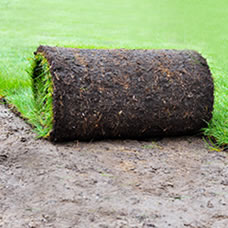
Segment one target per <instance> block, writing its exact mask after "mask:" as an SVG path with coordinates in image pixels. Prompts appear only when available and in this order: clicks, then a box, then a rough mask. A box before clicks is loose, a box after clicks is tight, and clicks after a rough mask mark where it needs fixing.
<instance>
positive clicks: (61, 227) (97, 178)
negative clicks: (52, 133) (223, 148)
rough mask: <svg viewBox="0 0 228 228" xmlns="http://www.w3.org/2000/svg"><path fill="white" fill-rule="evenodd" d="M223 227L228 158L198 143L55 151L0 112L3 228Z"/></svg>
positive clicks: (76, 145)
mask: <svg viewBox="0 0 228 228" xmlns="http://www.w3.org/2000/svg"><path fill="white" fill-rule="evenodd" d="M227 224H228V156H227V154H226V153H223V152H217V151H209V150H208V148H207V145H206V144H205V143H204V141H203V140H202V139H201V138H199V137H195V136H192V137H178V138H163V139H151V140H148V141H136V140H123V141H121V140H115V141H111V140H106V141H99V142H90V143H85V142H77V141H76V142H71V143H64V144H52V143H50V142H48V141H45V140H37V139H36V138H35V134H34V133H32V129H31V128H30V127H29V126H28V125H26V123H25V122H24V121H23V120H21V119H20V118H18V117H16V116H15V115H14V114H13V113H11V112H10V111H9V110H8V109H7V108H6V107H5V106H4V105H0V227H2V228H46V227H51V228H74V227H82V228H93V227H97V228H138V227H143V228H151V227H158V228H160V227H161V228H166V227H174V228H175V227H178V228H179V227H189V228H210V227H212V228H227V227H228V225H227Z"/></svg>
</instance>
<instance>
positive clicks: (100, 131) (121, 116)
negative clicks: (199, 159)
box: [33, 46, 214, 142]
mask: <svg viewBox="0 0 228 228" xmlns="http://www.w3.org/2000/svg"><path fill="white" fill-rule="evenodd" d="M37 53H38V54H41V55H42V56H44V57H45V59H46V61H47V62H48V63H49V65H50V74H51V76H50V77H51V78H52V81H53V95H52V98H53V101H52V102H51V103H52V106H53V126H52V128H51V129H52V130H51V132H50V140H51V141H55V142H57V141H58V142H59V141H66V140H68V139H70V140H72V139H73V140H74V139H80V140H87V141H90V140H91V139H94V138H96V139H104V138H108V139H110V138H115V139H117V138H119V139H123V138H125V139H126V138H128V139H129V138H130V139H139V137H140V138H145V137H147V138H148V137H153V136H157V135H161V136H167V135H172V136H173V135H184V134H185V135H186V134H189V133H192V132H197V131H199V129H201V128H203V127H206V123H205V121H207V122H208V121H209V120H210V119H211V117H212V110H213V100H214V96H213V91H214V86H213V80H212V77H211V72H210V70H209V66H208V65H207V62H206V59H204V58H203V57H202V56H201V55H200V54H199V53H197V52H195V51H191V50H139V49H137V50H127V49H77V48H61V47H50V46H40V47H39V48H38V49H37ZM38 56H39V55H38ZM38 56H37V57H38ZM44 57H42V58H44ZM38 59H39V58H38ZM46 61H42V60H41V59H39V61H36V64H34V65H36V67H35V68H34V71H33V80H34V81H33V82H34V93H35V97H36V93H38V94H39V92H38V90H37V84H38V85H39V84H40V80H41V77H44V75H45V73H44V72H43V73H42V71H41V70H40V69H42V67H43V66H42V63H41V62H46ZM38 78H39V79H38ZM44 81H45V80H44ZM43 97H45V95H44V96H43ZM46 97H48V96H46ZM38 100H39V99H38ZM42 101H43V99H42ZM43 102H44V101H43ZM44 103H46V102H44ZM47 103H49V102H47ZM41 115H42V114H41Z"/></svg>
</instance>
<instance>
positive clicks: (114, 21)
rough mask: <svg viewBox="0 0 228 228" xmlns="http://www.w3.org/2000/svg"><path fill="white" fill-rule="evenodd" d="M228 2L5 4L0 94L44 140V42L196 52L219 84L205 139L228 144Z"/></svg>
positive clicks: (48, 0) (27, 0)
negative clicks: (40, 62)
mask: <svg viewBox="0 0 228 228" xmlns="http://www.w3.org/2000/svg"><path fill="white" fill-rule="evenodd" d="M227 21H228V2H227V1H226V0H217V1H214V0H201V1H199V0H191V1H190V0H185V1H183V0H160V1H158V0H97V1H94V0H93V1H92V0H78V1H75V0H65V1H60V0H39V1H31V0H1V3H0V22H1V23H0V94H1V95H2V96H5V97H6V99H7V100H8V102H9V103H11V104H13V105H14V106H15V107H16V108H17V109H18V110H19V112H21V114H22V116H23V117H25V118H27V119H28V122H30V123H31V124H33V125H34V126H35V128H36V130H37V132H38V133H39V134H40V135H45V132H44V130H43V128H42V124H41V123H40V120H39V115H38V114H37V106H36V104H35V103H34V98H33V94H32V83H31V77H30V75H31V59H33V52H34V51H35V50H36V48H37V46H38V45H39V44H43V45H57V46H66V47H83V48H99V47H105V48H177V49H195V50H197V51H199V52H200V53H201V54H202V55H203V56H204V57H206V58H207V60H208V63H209V65H210V68H211V71H212V73H213V77H214V82H215V105H214V112H213V119H212V121H211V122H210V123H209V127H208V128H207V129H205V134H206V135H208V136H210V137H212V138H215V139H216V140H217V143H218V144H219V145H225V144H228V64H227V60H228V35H227V34H228V26H227Z"/></svg>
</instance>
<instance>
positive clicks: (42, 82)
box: [32, 54, 53, 138]
mask: <svg viewBox="0 0 228 228" xmlns="http://www.w3.org/2000/svg"><path fill="white" fill-rule="evenodd" d="M33 64H34V65H33V70H32V78H33V85H32V88H33V93H34V99H35V108H36V115H37V121H38V122H39V125H40V126H39V127H40V128H41V129H39V130H38V131H37V134H38V136H39V137H44V138H46V137H48V136H49V134H50V132H51V129H52V123H53V111H52V95H53V84H52V76H51V73H50V67H49V63H48V62H47V60H46V59H45V57H44V56H42V54H38V55H36V56H35V57H34V63H33Z"/></svg>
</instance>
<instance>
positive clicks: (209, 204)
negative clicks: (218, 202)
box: [207, 200, 214, 208]
mask: <svg viewBox="0 0 228 228" xmlns="http://www.w3.org/2000/svg"><path fill="white" fill-rule="evenodd" d="M207 207H208V208H214V205H213V204H212V202H211V201H210V200H209V201H208V202H207Z"/></svg>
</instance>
